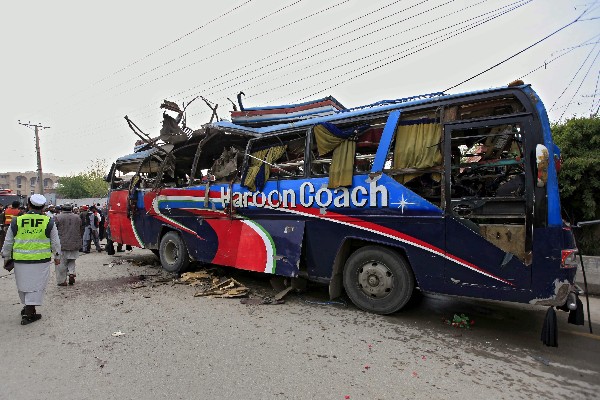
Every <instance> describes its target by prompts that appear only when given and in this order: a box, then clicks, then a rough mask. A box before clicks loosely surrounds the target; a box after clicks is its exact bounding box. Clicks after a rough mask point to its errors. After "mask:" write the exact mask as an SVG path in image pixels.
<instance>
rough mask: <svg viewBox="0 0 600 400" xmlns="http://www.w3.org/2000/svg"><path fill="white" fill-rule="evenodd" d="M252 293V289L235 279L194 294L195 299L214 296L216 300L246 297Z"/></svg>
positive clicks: (229, 279)
mask: <svg viewBox="0 0 600 400" xmlns="http://www.w3.org/2000/svg"><path fill="white" fill-rule="evenodd" d="M249 293H250V289H248V288H247V287H246V286H244V285H242V284H241V283H239V282H238V281H236V280H235V279H233V278H228V279H225V280H224V281H223V282H221V283H217V284H214V285H212V286H211V287H210V288H208V289H206V290H201V291H199V292H196V293H194V297H200V296H213V297H216V298H234V297H246V296H248V294H249Z"/></svg>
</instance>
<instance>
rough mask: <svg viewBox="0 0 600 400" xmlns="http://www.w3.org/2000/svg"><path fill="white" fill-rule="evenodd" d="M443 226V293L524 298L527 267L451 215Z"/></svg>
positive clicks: (527, 293) (528, 281)
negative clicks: (444, 252) (444, 244)
mask: <svg viewBox="0 0 600 400" xmlns="http://www.w3.org/2000/svg"><path fill="white" fill-rule="evenodd" d="M446 227H447V232H446V251H447V260H446V265H447V267H446V273H445V275H446V283H447V289H446V293H448V294H454V295H460V296H469V297H484V298H489V299H493V300H508V301H520V302H523V301H527V299H528V298H529V297H530V296H531V291H530V286H531V268H530V267H527V266H526V265H525V264H523V262H522V261H521V260H519V259H518V258H517V257H515V256H512V255H510V254H507V253H506V252H504V251H503V250H501V249H499V248H498V247H496V246H495V245H494V244H492V243H490V242H489V241H487V240H486V239H485V238H483V237H482V236H481V235H479V234H478V233H476V232H474V231H473V230H471V229H470V228H469V227H467V226H465V225H463V224H462V223H460V222H459V221H457V220H456V219H455V218H454V217H447V221H446ZM478 288H482V290H478Z"/></svg>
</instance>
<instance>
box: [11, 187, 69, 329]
mask: <svg viewBox="0 0 600 400" xmlns="http://www.w3.org/2000/svg"><path fill="white" fill-rule="evenodd" d="M28 204H29V212H27V213H26V214H23V215H20V216H18V217H15V218H13V219H12V221H11V223H10V227H9V229H8V231H7V232H6V238H5V240H4V246H2V257H3V258H4V266H5V268H6V269H9V270H10V266H11V265H14V270H15V280H16V281H17V290H18V292H19V297H20V298H21V303H22V304H24V307H23V310H21V325H27V324H30V323H32V322H34V321H37V320H39V319H40V318H41V317H42V316H41V314H38V313H37V311H36V309H35V307H36V306H41V305H42V301H43V299H44V292H45V290H46V285H47V284H48V278H49V277H50V260H51V259H52V256H53V255H54V264H55V265H58V264H60V250H61V249H60V240H59V237H58V230H57V229H56V226H55V224H54V220H53V219H51V218H49V217H47V216H46V215H44V213H43V210H44V206H45V205H46V198H45V197H44V196H43V195H41V194H34V195H32V196H31V197H30V198H29V200H28Z"/></svg>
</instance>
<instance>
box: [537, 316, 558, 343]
mask: <svg viewBox="0 0 600 400" xmlns="http://www.w3.org/2000/svg"><path fill="white" fill-rule="evenodd" d="M541 340H542V343H544V344H545V345H546V346H549V347H558V324H557V323H556V311H554V308H553V307H548V311H547V312H546V318H544V325H543V326H542V336H541Z"/></svg>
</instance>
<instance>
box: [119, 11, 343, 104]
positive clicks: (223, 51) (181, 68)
mask: <svg viewBox="0 0 600 400" xmlns="http://www.w3.org/2000/svg"><path fill="white" fill-rule="evenodd" d="M298 1H300V0H298ZM349 1H350V0H342V1H341V2H339V3H337V4H334V5H333V6H329V7H326V8H324V9H322V10H320V11H317V12H315V13H312V14H310V15H308V16H305V17H302V18H300V19H297V20H295V21H293V22H290V23H288V24H284V25H282V26H280V27H278V28H275V29H273V30H271V31H269V32H267V33H263V34H261V35H258V36H255V37H253V38H251V39H248V40H246V41H244V42H241V43H238V44H236V45H234V46H231V47H229V48H227V49H225V50H221V51H219V52H217V53H214V54H211V55H210V56H208V57H204V58H202V59H200V60H197V61H194V62H193V63H190V64H188V65H185V66H183V67H180V68H177V69H175V70H173V71H170V72H167V73H165V74H163V75H160V76H158V77H155V78H153V79H150V80H149V81H146V82H144V83H141V84H139V85H137V86H134V87H132V88H129V89H127V90H125V91H123V92H121V93H119V94H125V93H128V92H130V91H132V90H134V89H137V88H140V87H142V86H145V85H147V84H149V83H152V82H155V81H157V80H159V79H163V78H166V77H167V76H170V75H173V74H175V73H177V72H180V71H183V70H184V69H187V68H189V67H191V66H194V65H196V64H198V63H200V62H202V61H206V60H209V59H211V58H213V57H216V56H218V55H221V54H223V53H226V52H228V51H231V50H233V49H236V48H238V47H240V46H243V45H245V44H248V43H250V42H253V41H255V40H257V39H260V38H263V37H265V36H268V35H270V34H273V33H275V32H278V31H280V30H281V29H284V28H287V27H289V26H292V25H294V24H297V23H298V22H301V21H304V20H306V19H308V18H312V17H314V16H315V15H318V14H321V13H323V12H326V11H329V10H331V9H333V8H335V7H338V6H340V5H342V4H345V3H347V2H349ZM294 4H295V3H294ZM284 8H286V7H284ZM284 8H282V10H283V9H284ZM202 47H204V46H201V47H199V48H198V49H200V48H202ZM198 49H195V50H192V52H193V51H196V50H198ZM189 53H191V52H189ZM189 53H186V54H189ZM179 58H181V57H178V58H177V59H179ZM171 61H174V60H171ZM169 62H170V61H169ZM164 65H166V64H164ZM153 70H154V69H153ZM151 71H152V70H151ZM145 74H146V72H144V73H143V74H141V75H145ZM141 75H139V76H141ZM129 81H131V80H129ZM129 81H128V82H129Z"/></svg>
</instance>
